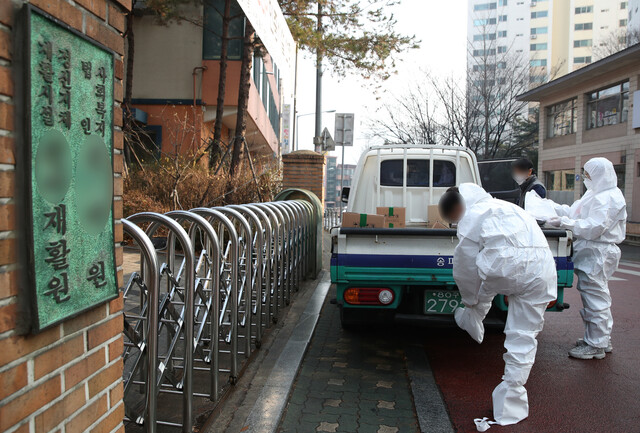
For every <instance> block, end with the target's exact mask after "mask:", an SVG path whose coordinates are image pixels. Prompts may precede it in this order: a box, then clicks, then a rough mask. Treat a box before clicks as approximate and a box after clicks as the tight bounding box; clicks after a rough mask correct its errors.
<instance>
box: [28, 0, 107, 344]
mask: <svg viewBox="0 0 640 433" xmlns="http://www.w3.org/2000/svg"><path fill="white" fill-rule="evenodd" d="M25 20H26V22H25V38H24V43H25V47H24V50H25V63H24V65H23V68H24V73H25V84H26V85H25V94H24V106H25V117H26V119H25V138H26V140H25V146H24V148H25V152H26V155H25V156H26V157H25V165H26V170H25V176H26V181H25V186H26V200H25V205H26V207H27V209H26V210H25V215H26V217H27V222H26V224H27V229H28V230H27V248H26V249H27V251H28V266H29V268H28V275H29V280H30V281H29V287H30V290H31V304H32V306H33V309H32V319H33V320H32V321H33V329H34V330H36V331H39V330H41V329H44V328H47V327H49V326H52V325H54V324H56V323H59V322H61V321H63V320H65V319H68V318H70V317H72V316H75V315H77V314H79V313H81V312H83V311H85V310H88V309H89V308H92V307H95V306H96V305H99V304H101V303H104V302H106V301H108V300H110V299H113V298H115V297H116V296H117V295H118V287H117V283H116V281H117V280H116V269H115V257H114V245H115V243H114V228H113V209H112V207H113V168H112V167H113V162H112V159H113V158H112V155H113V114H114V113H113V111H114V110H113V107H114V99H113V80H114V78H113V71H114V55H113V52H112V51H110V50H108V49H107V48H105V47H102V46H100V45H98V44H96V43H95V42H93V41H91V40H89V39H87V38H86V37H85V36H83V35H81V34H79V33H77V32H76V31H74V30H72V29H70V28H68V27H67V26H65V25H64V24H61V23H60V22H58V21H56V20H54V19H53V18H50V17H49V16H47V15H45V14H44V13H41V12H39V11H38V10H37V9H35V8H33V7H31V6H27V7H26V9H25Z"/></svg>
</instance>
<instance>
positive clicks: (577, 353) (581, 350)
mask: <svg viewBox="0 0 640 433" xmlns="http://www.w3.org/2000/svg"><path fill="white" fill-rule="evenodd" d="M605 355H606V354H605V353H604V348H603V347H593V346H589V345H588V344H584V345H582V346H576V347H574V348H573V349H571V350H570V351H569V356H570V357H572V358H577V359H594V358H595V359H604V357H605Z"/></svg>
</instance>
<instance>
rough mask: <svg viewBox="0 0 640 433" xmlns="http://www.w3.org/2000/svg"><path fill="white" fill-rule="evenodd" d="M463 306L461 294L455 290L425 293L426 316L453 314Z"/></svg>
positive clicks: (427, 291)
mask: <svg viewBox="0 0 640 433" xmlns="http://www.w3.org/2000/svg"><path fill="white" fill-rule="evenodd" d="M461 306H462V298H461V297H460V292H458V291H454V290H426V291H425V292H424V313H425V314H453V311H454V310H455V309H456V308H458V307H461Z"/></svg>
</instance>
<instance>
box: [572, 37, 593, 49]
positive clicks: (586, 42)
mask: <svg viewBox="0 0 640 433" xmlns="http://www.w3.org/2000/svg"><path fill="white" fill-rule="evenodd" d="M591 44H592V40H591V39H579V40H577V41H573V48H580V47H590V46H591Z"/></svg>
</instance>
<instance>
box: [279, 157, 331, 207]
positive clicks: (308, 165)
mask: <svg viewBox="0 0 640 433" xmlns="http://www.w3.org/2000/svg"><path fill="white" fill-rule="evenodd" d="M324 165H325V157H324V155H322V154H320V153H317V152H313V151H311V150H297V151H295V152H291V153H287V154H286V155H282V166H283V173H282V188H283V189H286V188H303V189H308V190H309V191H311V192H313V193H314V194H315V195H316V196H318V199H320V201H321V202H322V207H324V173H325V170H324Z"/></svg>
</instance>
